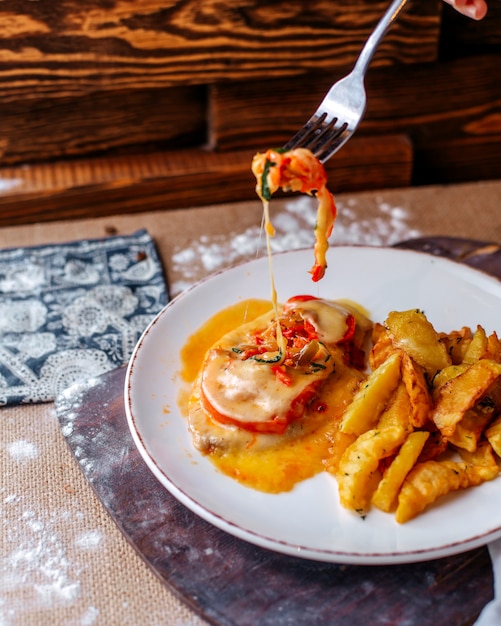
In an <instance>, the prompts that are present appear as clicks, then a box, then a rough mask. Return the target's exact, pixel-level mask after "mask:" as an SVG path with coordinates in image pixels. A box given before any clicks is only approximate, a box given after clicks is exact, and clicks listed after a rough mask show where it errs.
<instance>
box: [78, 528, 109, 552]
mask: <svg viewBox="0 0 501 626" xmlns="http://www.w3.org/2000/svg"><path fill="white" fill-rule="evenodd" d="M102 541H103V533H102V532H101V531H100V530H89V531H88V532H85V533H82V534H81V535H79V536H78V537H77V538H76V541H75V544H76V545H77V546H78V547H79V548H82V549H84V550H91V549H93V548H97V547H98V546H99V545H100V543H101V542H102Z"/></svg>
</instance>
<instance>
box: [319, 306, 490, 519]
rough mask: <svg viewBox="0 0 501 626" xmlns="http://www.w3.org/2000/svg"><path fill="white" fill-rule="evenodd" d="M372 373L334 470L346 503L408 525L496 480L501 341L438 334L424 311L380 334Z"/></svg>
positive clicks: (402, 317)
mask: <svg viewBox="0 0 501 626" xmlns="http://www.w3.org/2000/svg"><path fill="white" fill-rule="evenodd" d="M369 365H370V373H369V374H368V377H367V379H366V380H365V381H363V382H362V383H361V385H360V387H359V389H358V390H357V392H356V394H355V396H354V398H353V401H352V402H351V404H350V405H349V406H348V407H347V409H346V411H345V413H344V415H343V417H342V420H341V423H340V427H339V430H338V432H337V435H336V440H335V441H334V442H333V445H332V449H331V456H330V458H329V459H328V461H327V463H326V466H327V469H328V471H330V472H331V473H332V474H333V475H334V476H335V477H336V479H337V483H338V487H339V497H340V501H341V504H342V505H343V506H344V507H346V508H348V509H351V510H353V511H356V512H357V513H358V514H360V515H362V516H363V515H366V514H367V512H368V511H369V510H370V508H371V507H372V506H374V507H377V508H379V509H381V510H382V511H385V512H388V513H390V512H391V513H394V515H395V519H396V521H397V522H399V523H405V522H407V521H409V520H411V519H413V518H415V517H416V516H417V515H419V514H420V513H422V512H423V511H424V510H425V509H426V508H427V507H429V506H430V505H431V504H433V503H434V502H435V501H436V500H437V499H438V498H440V497H442V496H444V495H446V494H448V493H450V492H453V491H456V490H459V489H465V488H467V487H471V486H474V485H479V484H481V483H483V482H485V481H488V480H492V479H493V478H495V477H496V476H497V475H498V474H499V471H500V468H499V464H498V463H499V461H500V457H501V416H500V415H501V341H500V340H499V339H498V337H497V334H496V333H495V332H494V333H492V334H490V335H489V336H488V335H487V334H486V332H485V331H484V329H483V328H482V327H481V326H478V327H477V328H476V330H475V331H472V330H471V329H469V328H467V327H465V328H462V329H461V330H459V331H452V332H450V333H448V334H446V333H439V332H437V331H436V330H435V329H434V327H433V325H432V324H431V323H430V322H429V320H428V319H427V318H426V316H425V315H424V313H423V312H421V311H419V310H410V311H403V312H391V313H390V314H389V315H388V317H387V319H386V321H385V322H384V324H379V323H376V324H375V325H374V329H373V347H372V350H371V352H370V356H369Z"/></svg>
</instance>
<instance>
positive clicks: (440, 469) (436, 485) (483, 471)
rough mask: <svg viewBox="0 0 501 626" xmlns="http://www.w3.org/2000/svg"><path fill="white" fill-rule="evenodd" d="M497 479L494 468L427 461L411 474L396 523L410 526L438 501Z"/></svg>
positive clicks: (401, 496) (399, 497)
mask: <svg viewBox="0 0 501 626" xmlns="http://www.w3.org/2000/svg"><path fill="white" fill-rule="evenodd" d="M492 478H494V476H493V472H492V469H491V468H490V467H483V466H481V465H471V464H469V463H464V462H454V461H440V462H439V461H426V462H425V463H418V464H417V465H415V466H414V468H413V469H412V470H411V471H410V472H409V474H408V475H407V478H406V479H405V481H404V484H403V485H402V489H401V490H400V493H399V496H398V506H397V511H396V514H395V519H396V521H397V522H398V523H399V524H403V523H405V522H408V521H409V520H411V519H413V518H414V517H416V516H417V515H418V514H419V513H421V512H422V511H424V510H425V509H426V508H427V507H428V506H430V505H431V504H433V502H435V501H436V500H437V499H438V498H440V497H441V496H444V495H446V494H448V493H450V492H452V491H457V490H458V489H466V488H467V487H472V486H474V485H479V484H481V483H483V482H485V481H486V480H491V479H492Z"/></svg>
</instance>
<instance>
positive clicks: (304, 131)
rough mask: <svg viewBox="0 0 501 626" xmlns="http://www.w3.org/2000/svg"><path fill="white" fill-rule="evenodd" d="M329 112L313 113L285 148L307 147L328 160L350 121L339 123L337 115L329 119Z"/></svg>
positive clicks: (322, 159) (319, 157)
mask: <svg viewBox="0 0 501 626" xmlns="http://www.w3.org/2000/svg"><path fill="white" fill-rule="evenodd" d="M327 118H328V113H326V112H325V111H324V112H323V113H322V114H321V115H317V114H315V115H313V116H312V117H311V118H310V119H309V120H308V122H307V123H306V124H305V125H304V126H303V128H301V130H300V131H299V132H297V133H296V134H295V135H294V137H293V138H292V139H291V140H290V141H288V142H287V143H286V144H285V146H284V149H285V150H293V149H294V148H307V149H308V150H310V151H311V152H312V153H313V154H314V155H315V156H316V157H317V159H318V160H319V161H326V160H327V159H328V158H329V156H330V155H331V154H332V149H333V148H334V147H336V146H337V145H338V141H339V140H340V138H341V136H342V135H343V133H344V131H345V130H346V129H347V128H348V123H347V122H344V123H342V124H340V123H339V119H338V118H337V117H333V118H332V119H330V120H329V121H326V119H327Z"/></svg>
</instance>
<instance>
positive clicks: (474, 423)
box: [448, 405, 493, 452]
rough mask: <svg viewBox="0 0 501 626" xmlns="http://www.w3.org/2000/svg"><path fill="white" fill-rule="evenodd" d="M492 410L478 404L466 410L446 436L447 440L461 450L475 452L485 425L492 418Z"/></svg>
mask: <svg viewBox="0 0 501 626" xmlns="http://www.w3.org/2000/svg"><path fill="white" fill-rule="evenodd" d="M492 412H493V409H492V407H485V408H484V407H482V406H478V405H477V406H474V407H473V408H471V409H469V410H468V411H466V413H465V414H464V416H463V418H462V419H461V421H460V422H458V423H457V424H456V428H455V429H454V432H453V433H452V435H451V436H450V437H449V438H448V439H449V442H450V443H451V444H452V445H454V446H456V447H457V448H461V449H462V450H467V451H468V452H475V450H476V449H477V445H478V442H479V441H480V437H481V436H482V433H483V432H484V429H485V427H486V426H487V424H488V423H489V422H490V421H491V420H492Z"/></svg>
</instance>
